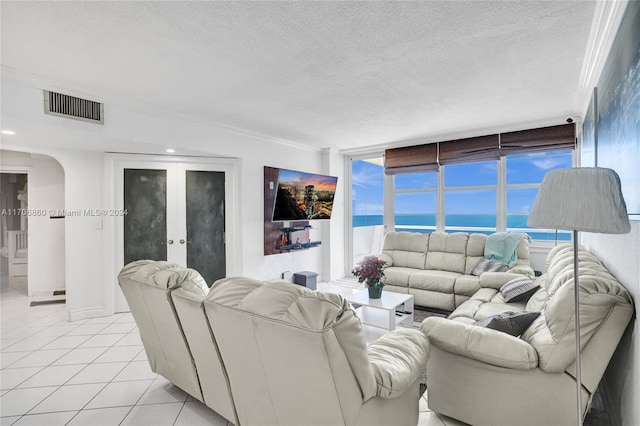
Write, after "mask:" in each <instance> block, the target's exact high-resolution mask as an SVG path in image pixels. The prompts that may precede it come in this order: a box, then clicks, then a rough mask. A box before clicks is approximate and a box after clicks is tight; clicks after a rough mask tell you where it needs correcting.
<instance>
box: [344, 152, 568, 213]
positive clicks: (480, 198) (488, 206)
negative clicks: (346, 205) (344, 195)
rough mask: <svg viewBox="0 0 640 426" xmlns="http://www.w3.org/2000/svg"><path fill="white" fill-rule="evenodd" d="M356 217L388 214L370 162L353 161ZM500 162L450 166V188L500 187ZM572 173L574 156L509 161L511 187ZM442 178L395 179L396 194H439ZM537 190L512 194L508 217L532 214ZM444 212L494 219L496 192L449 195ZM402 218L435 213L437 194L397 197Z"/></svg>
mask: <svg viewBox="0 0 640 426" xmlns="http://www.w3.org/2000/svg"><path fill="white" fill-rule="evenodd" d="M352 164H353V187H352V191H353V200H352V202H353V214H354V215H381V214H383V198H382V197H383V196H382V188H383V175H384V172H383V167H382V166H379V165H376V164H372V163H369V162H366V161H359V160H357V161H353V163H352ZM497 164H498V163H497V162H496V161H491V162H480V163H465V164H455V165H449V166H445V172H444V176H445V187H460V186H473V185H495V184H496V183H497ZM567 167H571V151H555V152H550V153H532V154H518V155H512V156H509V157H508V159H507V184H508V185H510V184H529V183H538V182H540V181H541V180H542V177H543V176H544V174H545V173H546V172H548V171H549V170H553V169H557V168H567ZM436 187H437V173H435V172H432V173H412V174H404V175H396V188H397V189H416V188H434V189H435V188H436ZM536 194H537V189H532V188H517V189H516V188H514V189H508V190H507V211H508V213H528V212H529V210H530V209H531V206H532V205H533V201H534V199H535V196H536ZM445 206H446V207H445V208H446V212H447V213H448V214H463V213H467V214H494V213H495V209H496V194H495V190H482V191H478V190H476V191H446V192H445ZM395 208H396V212H397V213H404V214H430V213H431V214H433V213H435V192H432V193H429V192H426V193H414V194H397V195H396V197H395Z"/></svg>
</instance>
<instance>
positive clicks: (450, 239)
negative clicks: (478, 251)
mask: <svg viewBox="0 0 640 426" xmlns="http://www.w3.org/2000/svg"><path fill="white" fill-rule="evenodd" d="M468 239H469V234H467V233H464V232H455V233H453V234H447V233H444V232H432V233H431V237H430V238H429V251H428V253H427V262H426V269H434V270H440V271H449V272H457V273H459V274H464V271H465V266H466V262H467V241H468Z"/></svg>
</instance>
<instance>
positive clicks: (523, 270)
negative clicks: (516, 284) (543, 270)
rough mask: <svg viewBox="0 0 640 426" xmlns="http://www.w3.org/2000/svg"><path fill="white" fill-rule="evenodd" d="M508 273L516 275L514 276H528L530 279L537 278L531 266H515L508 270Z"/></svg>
mask: <svg viewBox="0 0 640 426" xmlns="http://www.w3.org/2000/svg"><path fill="white" fill-rule="evenodd" d="M507 272H510V273H514V274H520V275H527V276H528V277H531V278H532V277H535V275H536V274H535V272H534V271H533V268H532V267H531V266H529V265H513V268H511V269H508V270H507Z"/></svg>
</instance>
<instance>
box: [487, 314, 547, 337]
mask: <svg viewBox="0 0 640 426" xmlns="http://www.w3.org/2000/svg"><path fill="white" fill-rule="evenodd" d="M539 315H540V312H527V311H522V312H512V311H508V312H503V313H501V314H497V315H492V316H490V317H487V318H485V319H483V320H480V321H477V322H476V323H475V325H477V326H480V327H486V328H492V329H494V330H498V331H502V332H503V333H507V334H510V335H512V336H516V337H518V336H519V335H521V334H522V333H524V331H525V330H526V329H527V328H529V326H530V325H531V323H532V322H533V321H534V320H535V319H536V318H538V316H539Z"/></svg>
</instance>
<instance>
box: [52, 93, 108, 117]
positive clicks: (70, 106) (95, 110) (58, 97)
mask: <svg viewBox="0 0 640 426" xmlns="http://www.w3.org/2000/svg"><path fill="white" fill-rule="evenodd" d="M44 112H45V114H51V115H57V116H59V117H67V118H73V119H76V120H82V121H88V122H90V123H99V124H103V123H104V105H103V104H101V103H100V102H94V101H89V100H87V99H81V98H76V97H75V96H69V95H63V94H62V93H56V92H50V91H48V90H45V91H44Z"/></svg>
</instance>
